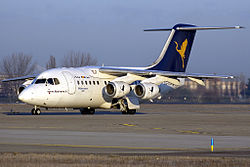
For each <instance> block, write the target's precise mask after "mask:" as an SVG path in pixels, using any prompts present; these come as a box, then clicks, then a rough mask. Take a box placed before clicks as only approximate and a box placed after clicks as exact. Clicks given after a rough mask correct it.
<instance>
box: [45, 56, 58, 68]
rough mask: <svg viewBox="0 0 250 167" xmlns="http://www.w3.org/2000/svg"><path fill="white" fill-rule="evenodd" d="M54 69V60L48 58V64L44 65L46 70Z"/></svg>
mask: <svg viewBox="0 0 250 167" xmlns="http://www.w3.org/2000/svg"><path fill="white" fill-rule="evenodd" d="M51 68H56V58H55V57H54V56H50V58H49V61H48V63H47V64H46V69H51Z"/></svg>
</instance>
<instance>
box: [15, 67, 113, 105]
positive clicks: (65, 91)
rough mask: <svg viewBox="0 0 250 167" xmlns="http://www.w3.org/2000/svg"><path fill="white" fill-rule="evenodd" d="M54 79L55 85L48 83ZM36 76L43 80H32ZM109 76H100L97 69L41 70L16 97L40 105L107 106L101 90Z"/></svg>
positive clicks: (109, 78)
mask: <svg viewBox="0 0 250 167" xmlns="http://www.w3.org/2000/svg"><path fill="white" fill-rule="evenodd" d="M49 78H52V79H54V78H57V79H58V81H59V84H55V82H54V83H53V84H50V83H48V79H49ZM39 79H46V81H45V82H42V83H36V81H37V80H39ZM112 79H113V78H112V77H111V76H109V75H107V74H102V76H100V73H99V70H98V68H87V67H85V68H57V69H51V70H48V71H45V72H43V73H41V74H40V75H39V76H38V77H37V78H36V79H34V81H33V83H32V84H30V85H29V86H28V87H27V88H26V89H24V90H23V91H22V92H21V94H20V95H19V99H20V100H21V101H23V102H26V103H28V104H32V105H37V106H43V107H72V108H80V107H94V108H110V106H111V99H110V98H108V97H106V96H105V94H104V92H103V90H104V88H105V86H106V85H107V83H108V82H109V81H111V80H112Z"/></svg>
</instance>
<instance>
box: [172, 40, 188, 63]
mask: <svg viewBox="0 0 250 167" xmlns="http://www.w3.org/2000/svg"><path fill="white" fill-rule="evenodd" d="M174 43H175V44H176V51H177V52H178V53H179V54H180V56H181V61H182V68H184V59H185V52H186V48H187V44H188V40H187V39H185V41H184V42H182V44H181V49H178V47H179V45H178V43H177V42H176V41H174Z"/></svg>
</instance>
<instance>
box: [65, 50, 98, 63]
mask: <svg viewBox="0 0 250 167" xmlns="http://www.w3.org/2000/svg"><path fill="white" fill-rule="evenodd" d="M96 64H97V60H96V59H94V58H92V57H91V56H90V54H89V53H82V52H74V51H71V52H69V53H68V54H67V55H66V56H65V57H64V59H63V66H64V67H82V66H87V65H96Z"/></svg>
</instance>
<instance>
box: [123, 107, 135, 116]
mask: <svg viewBox="0 0 250 167" xmlns="http://www.w3.org/2000/svg"><path fill="white" fill-rule="evenodd" d="M135 113H136V109H128V108H126V110H124V111H122V114H129V115H134V114H135Z"/></svg>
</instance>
